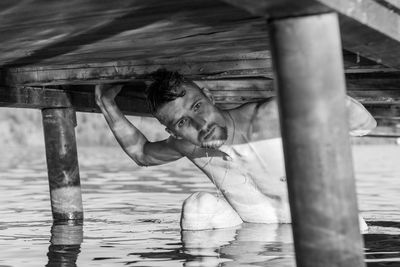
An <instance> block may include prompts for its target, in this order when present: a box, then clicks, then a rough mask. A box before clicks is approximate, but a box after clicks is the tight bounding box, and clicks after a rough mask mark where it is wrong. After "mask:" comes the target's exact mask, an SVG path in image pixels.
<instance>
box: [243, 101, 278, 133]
mask: <svg viewBox="0 0 400 267" xmlns="http://www.w3.org/2000/svg"><path fill="white" fill-rule="evenodd" d="M235 112H237V115H238V116H237V117H236V118H238V121H239V123H240V124H241V126H242V127H243V128H245V129H248V131H247V138H248V139H249V140H259V139H262V138H271V137H278V136H280V126H279V114H278V105H277V101H276V99H275V98H268V99H265V100H264V101H259V102H253V103H247V104H245V105H243V106H241V107H240V108H238V109H237V110H235Z"/></svg>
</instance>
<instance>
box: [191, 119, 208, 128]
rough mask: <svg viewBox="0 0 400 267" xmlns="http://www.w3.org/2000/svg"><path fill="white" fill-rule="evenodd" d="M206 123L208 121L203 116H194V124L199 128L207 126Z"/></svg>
mask: <svg viewBox="0 0 400 267" xmlns="http://www.w3.org/2000/svg"><path fill="white" fill-rule="evenodd" d="M206 123H207V121H206V120H205V119H204V118H202V117H199V116H195V117H193V125H194V126H195V128H196V129H197V130H201V129H202V128H204V126H206Z"/></svg>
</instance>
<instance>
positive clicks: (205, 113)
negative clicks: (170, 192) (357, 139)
mask: <svg viewBox="0 0 400 267" xmlns="http://www.w3.org/2000/svg"><path fill="white" fill-rule="evenodd" d="M154 79H155V81H154V82H153V83H152V85H150V87H149V90H148V96H147V100H148V103H149V107H150V109H151V112H152V113H153V115H154V116H155V117H156V118H157V119H158V120H159V121H160V123H161V124H163V125H164V126H165V127H166V131H167V132H168V133H169V134H170V137H169V138H168V139H166V140H163V141H158V142H149V141H148V140H147V138H146V137H145V136H144V135H143V134H142V133H141V132H140V131H139V130H138V129H137V128H136V127H135V126H134V125H132V124H131V123H130V122H129V121H128V120H127V119H126V118H125V117H124V115H123V114H122V112H121V111H120V110H119V109H118V107H117V105H116V104H115V101H114V98H115V96H116V95H117V94H118V93H119V91H120V90H121V87H122V86H120V85H116V86H112V87H104V86H101V85H98V86H96V102H97V104H98V106H99V107H100V109H101V111H102V112H103V114H104V116H105V118H106V121H107V123H108V124H109V126H110V128H111V130H112V132H113V133H114V135H115V137H116V139H117V140H118V142H119V144H120V145H121V147H122V149H123V150H124V151H125V152H126V153H127V154H128V155H129V156H130V157H131V158H132V159H133V160H134V161H135V162H136V163H137V164H138V165H139V166H152V165H160V164H164V163H168V162H171V161H175V160H178V159H180V158H182V157H187V158H188V159H189V160H190V161H192V162H193V163H194V164H195V165H196V166H197V167H198V168H200V169H201V170H202V171H203V172H204V173H205V174H206V175H207V176H208V177H209V178H210V180H211V182H213V183H214V184H215V186H216V187H217V188H218V189H219V190H220V192H221V193H222V195H223V197H219V196H214V195H211V194H209V193H194V194H192V195H191V196H190V197H189V198H188V199H186V200H185V202H184V203H183V207H182V214H181V227H182V229H187V230H201V229H213V228H223V227H230V226H235V225H238V224H240V223H242V222H243V221H244V222H253V223H290V220H291V219H290V210H289V203H288V196H287V188H286V177H285V170H284V160H283V149H282V143H281V136H280V127H279V118H278V109H277V103H276V100H275V98H270V99H267V100H265V101H263V102H258V103H248V104H244V105H242V106H240V107H238V108H235V109H230V110H221V109H219V108H218V107H216V106H215V105H214V102H213V98H212V95H211V94H210V92H209V91H208V90H207V89H205V88H199V87H198V86H197V85H196V84H195V83H194V82H192V81H190V80H188V79H185V78H184V77H183V76H181V75H180V74H178V73H176V72H168V71H165V70H164V71H158V72H156V73H155V75H154ZM347 108H348V110H349V125H350V130H351V133H350V134H352V135H363V134H366V133H368V132H369V131H370V130H371V129H373V128H374V127H375V126H376V121H375V120H374V119H373V117H372V116H371V115H370V114H369V113H368V111H367V110H366V109H365V108H364V107H363V106H362V105H361V104H360V103H358V102H356V101H355V100H354V99H352V98H350V97H349V98H348V99H347Z"/></svg>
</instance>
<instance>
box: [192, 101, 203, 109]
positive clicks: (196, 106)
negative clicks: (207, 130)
mask: <svg viewBox="0 0 400 267" xmlns="http://www.w3.org/2000/svg"><path fill="white" fill-rule="evenodd" d="M200 106H201V102H199V103H197V104H196V105H194V107H193V109H194V111H197V110H198V109H199V108H200Z"/></svg>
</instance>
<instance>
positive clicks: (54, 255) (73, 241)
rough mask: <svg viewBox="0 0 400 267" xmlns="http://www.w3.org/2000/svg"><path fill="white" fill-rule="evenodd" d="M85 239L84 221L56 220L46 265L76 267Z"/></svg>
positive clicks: (52, 228) (50, 266)
mask: <svg viewBox="0 0 400 267" xmlns="http://www.w3.org/2000/svg"><path fill="white" fill-rule="evenodd" d="M82 241H83V224H82V221H77V220H74V221H64V222H55V223H53V226H52V227H51V239H50V243H51V244H50V246H49V253H47V257H48V259H49V262H48V264H47V265H46V267H65V266H68V267H76V266H77V265H76V261H77V259H78V255H79V253H80V249H81V244H82Z"/></svg>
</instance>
